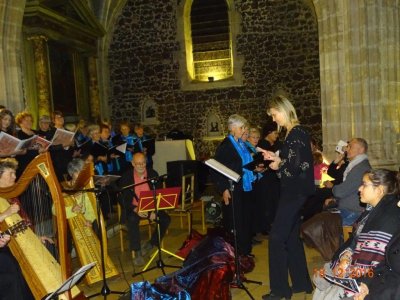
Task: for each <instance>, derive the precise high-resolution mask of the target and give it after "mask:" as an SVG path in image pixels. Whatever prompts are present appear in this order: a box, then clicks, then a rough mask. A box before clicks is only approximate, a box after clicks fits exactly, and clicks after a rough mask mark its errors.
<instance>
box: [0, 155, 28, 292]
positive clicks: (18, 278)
mask: <svg viewBox="0 0 400 300" xmlns="http://www.w3.org/2000/svg"><path fill="white" fill-rule="evenodd" d="M17 166H18V163H17V162H16V160H15V159H12V158H9V159H1V160H0V188H4V187H10V186H13V185H14V183H15V179H16V176H15V171H16V169H17ZM2 201H7V200H4V199H2ZM18 211H19V205H18V204H15V203H14V204H11V205H10V206H9V208H7V209H6V210H5V211H3V212H2V213H0V222H3V221H4V219H6V218H7V217H9V216H11V215H13V214H15V213H18ZM9 241H10V236H9V235H2V236H0V299H22V300H26V299H33V296H32V295H31V293H30V291H29V288H28V286H27V284H26V282H25V280H24V278H23V276H22V272H21V268H20V267H19V265H18V262H17V260H16V259H15V258H14V256H13V255H12V253H11V251H10V249H9V248H8V247H7V243H8V242H9Z"/></svg>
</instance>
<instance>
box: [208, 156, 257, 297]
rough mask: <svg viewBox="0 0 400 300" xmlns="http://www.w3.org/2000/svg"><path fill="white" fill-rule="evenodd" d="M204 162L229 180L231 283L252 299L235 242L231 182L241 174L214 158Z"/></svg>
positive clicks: (232, 187)
mask: <svg viewBox="0 0 400 300" xmlns="http://www.w3.org/2000/svg"><path fill="white" fill-rule="evenodd" d="M205 164H206V165H207V166H209V167H211V168H212V169H214V170H215V171H217V172H218V173H220V174H222V175H223V176H225V177H227V178H228V181H229V191H230V194H231V201H230V202H231V203H232V220H233V222H232V223H233V224H232V227H233V228H232V230H233V243H234V248H235V277H234V279H233V281H232V282H231V284H233V285H235V286H236V287H237V288H239V289H242V290H244V291H245V292H246V293H247V295H249V297H250V299H253V300H254V297H253V295H252V294H251V293H250V291H249V290H248V289H247V288H246V286H245V285H244V284H243V281H242V279H241V274H240V273H241V272H240V261H239V255H238V244H237V236H236V220H235V205H234V203H235V201H234V198H233V191H234V189H235V186H234V184H233V182H236V183H238V182H239V181H240V178H241V176H240V175H239V174H238V173H236V172H235V171H233V170H231V169H229V168H228V167H226V166H225V165H223V164H221V163H220V162H219V161H217V160H215V159H209V160H206V161H205ZM244 281H245V282H249V283H255V284H259V285H262V282H261V281H254V280H249V279H244Z"/></svg>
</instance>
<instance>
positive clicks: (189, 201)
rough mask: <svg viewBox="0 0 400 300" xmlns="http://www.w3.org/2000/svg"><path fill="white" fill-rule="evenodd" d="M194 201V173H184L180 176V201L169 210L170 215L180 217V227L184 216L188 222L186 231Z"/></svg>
mask: <svg viewBox="0 0 400 300" xmlns="http://www.w3.org/2000/svg"><path fill="white" fill-rule="evenodd" d="M193 201H194V174H193V173H190V174H186V175H183V176H182V195H181V201H180V203H179V205H178V207H177V208H175V209H173V210H171V211H169V215H170V216H171V217H180V219H181V228H183V217H184V216H186V218H187V224H188V232H189V233H190V228H191V226H192V224H191V222H192V220H191V219H192V215H191V214H192V207H193Z"/></svg>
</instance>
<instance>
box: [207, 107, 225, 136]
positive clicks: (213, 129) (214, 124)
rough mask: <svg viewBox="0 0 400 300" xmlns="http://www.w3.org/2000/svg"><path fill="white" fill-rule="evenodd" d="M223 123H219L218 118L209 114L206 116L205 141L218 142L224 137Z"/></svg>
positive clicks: (212, 113) (216, 115) (213, 114)
mask: <svg viewBox="0 0 400 300" xmlns="http://www.w3.org/2000/svg"><path fill="white" fill-rule="evenodd" d="M223 127H224V126H223V123H222V122H221V118H220V116H219V115H218V114H217V113H215V112H211V113H209V114H208V116H207V134H206V137H205V139H207V140H220V139H223V138H224V137H225V135H224V128H223Z"/></svg>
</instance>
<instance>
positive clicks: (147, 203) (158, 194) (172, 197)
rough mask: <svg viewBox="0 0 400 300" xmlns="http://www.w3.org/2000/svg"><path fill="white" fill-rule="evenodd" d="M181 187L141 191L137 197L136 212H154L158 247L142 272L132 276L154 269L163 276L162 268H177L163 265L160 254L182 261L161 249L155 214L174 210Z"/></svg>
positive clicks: (173, 254) (180, 258)
mask: <svg viewBox="0 0 400 300" xmlns="http://www.w3.org/2000/svg"><path fill="white" fill-rule="evenodd" d="M181 190H182V188H181V187H171V188H164V189H156V190H150V191H142V192H141V193H140V197H139V203H138V212H152V211H155V213H156V222H157V234H158V247H157V250H156V251H155V252H154V254H153V255H152V256H151V258H150V260H149V261H148V262H147V264H146V265H145V266H144V268H143V270H142V272H139V273H136V274H134V275H139V274H142V273H143V272H146V271H150V270H153V269H154V268H161V270H162V272H163V274H164V275H165V271H164V267H165V266H167V267H173V268H179V267H177V266H169V265H165V264H164V262H163V261H162V258H161V252H164V253H167V254H169V255H171V256H173V257H175V258H177V259H179V260H182V261H183V260H184V258H183V257H180V256H178V255H176V254H175V253H172V252H170V251H168V250H166V249H164V248H162V247H161V237H160V228H159V227H160V224H159V222H158V216H157V212H158V210H166V209H172V208H176V207H177V205H178V200H179V195H180V194H181ZM157 255H158V258H159V259H158V261H157V262H156V266H155V267H153V268H151V269H148V267H149V266H150V264H151V263H152V262H153V260H154V259H155V258H156V256H157Z"/></svg>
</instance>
